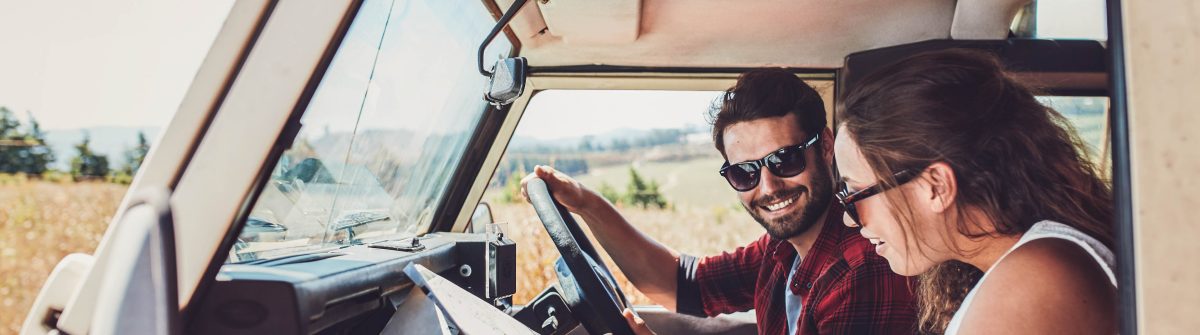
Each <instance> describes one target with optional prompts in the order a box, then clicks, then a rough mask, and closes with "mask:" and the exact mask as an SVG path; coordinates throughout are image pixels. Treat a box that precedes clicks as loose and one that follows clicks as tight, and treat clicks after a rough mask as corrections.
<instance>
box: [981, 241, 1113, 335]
mask: <svg viewBox="0 0 1200 335" xmlns="http://www.w3.org/2000/svg"><path fill="white" fill-rule="evenodd" d="M1116 303H1117V300H1116V288H1115V287H1113V286H1112V284H1111V283H1110V282H1109V279H1108V276H1107V275H1106V274H1105V272H1104V269H1103V268H1101V266H1100V265H1099V264H1097V263H1096V261H1095V260H1094V259H1093V258H1092V256H1091V255H1090V254H1088V253H1087V251H1085V250H1084V249H1083V248H1081V247H1079V246H1078V245H1077V244H1074V243H1072V242H1070V241H1066V240H1062V239H1039V240H1035V241H1032V242H1029V243H1027V244H1025V245H1024V246H1022V247H1020V248H1018V249H1017V250H1015V251H1013V252H1012V253H1011V254H1009V255H1008V257H1006V258H1005V259H1004V260H1003V261H1001V262H1000V263H999V264H998V265H996V267H995V268H994V269H992V272H991V273H990V274H988V279H987V281H986V282H984V283H983V285H981V286H980V287H979V291H978V292H976V293H975V299H974V302H973V303H972V305H971V309H970V313H968V314H967V315H964V319H963V325H962V329H961V330H962V333H964V334H982V333H1005V334H1012V333H1053V334H1111V333H1116V323H1115V319H1116V318H1115V316H1116V315H1115V314H1116V306H1117V305H1116Z"/></svg>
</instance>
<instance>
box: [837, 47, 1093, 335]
mask: <svg viewBox="0 0 1200 335" xmlns="http://www.w3.org/2000/svg"><path fill="white" fill-rule="evenodd" d="M862 82H863V84H862V85H860V86H858V87H854V88H851V92H849V93H848V94H847V97H846V100H845V105H844V108H842V109H841V114H840V115H839V123H840V124H841V125H843V126H845V129H846V130H848V131H849V132H850V134H849V135H850V136H852V137H853V138H854V140H855V141H856V142H857V143H858V145H859V149H860V150H861V152H862V154H863V156H865V158H866V161H867V163H868V164H869V165H870V166H871V169H872V170H873V171H874V173H875V175H876V176H877V177H878V178H879V180H880V181H881V182H883V183H892V184H894V183H895V180H894V179H893V178H892V177H891V176H892V174H893V173H894V172H896V171H901V170H904V169H917V170H919V169H922V168H924V167H926V166H927V165H928V164H930V163H932V162H944V163H946V164H948V165H949V166H950V167H951V169H952V170H953V173H954V178H955V179H956V180H957V184H958V185H959V187H958V193H957V196H956V199H955V204H956V206H957V207H958V209H959V212H962V209H963V208H964V207H966V206H971V207H973V208H977V209H979V210H980V211H982V212H983V213H984V215H986V216H987V217H988V218H989V219H991V220H992V221H993V222H994V227H993V228H994V231H992V232H986V230H982V229H983V228H984V227H981V226H980V225H979V223H977V222H968V221H970V220H966V219H963V218H961V217H960V218H958V222H957V223H956V225H957V227H956V228H957V231H958V232H959V233H962V234H963V235H966V236H968V237H971V238H980V237H983V236H988V235H1010V236H1011V235H1017V234H1021V233H1023V232H1025V231H1027V230H1029V228H1030V227H1031V226H1032V225H1033V224H1034V223H1037V222H1038V221H1041V220H1054V221H1058V222H1062V223H1064V224H1067V225H1070V226H1072V227H1074V228H1076V229H1079V230H1080V231H1083V232H1084V233H1087V234H1088V235H1091V236H1092V237H1095V238H1096V239H1098V240H1100V241H1102V242H1103V243H1105V244H1106V245H1108V246H1109V247H1110V248H1111V247H1112V244H1113V242H1112V240H1113V237H1112V234H1113V232H1112V231H1113V227H1112V218H1113V202H1112V191H1111V189H1110V188H1109V187H1108V185H1107V184H1106V183H1105V182H1104V181H1103V180H1101V178H1100V177H1099V175H1098V174H1097V172H1096V169H1095V167H1094V166H1093V164H1092V163H1091V162H1090V161H1089V160H1088V159H1087V157H1086V156H1085V154H1084V152H1083V151H1082V150H1084V149H1083V148H1084V146H1083V144H1082V141H1080V140H1079V138H1078V137H1077V136H1076V135H1075V132H1074V130H1073V129H1072V128H1071V126H1070V124H1069V123H1068V122H1066V119H1065V118H1063V116H1062V115H1060V114H1058V112H1055V111H1054V110H1053V109H1051V108H1049V107H1046V106H1044V105H1042V104H1041V103H1039V102H1038V100H1037V99H1036V98H1035V96H1034V94H1033V93H1032V91H1031V90H1030V89H1029V88H1027V87H1025V86H1023V85H1022V84H1020V83H1018V82H1017V81H1015V80H1014V79H1013V78H1012V77H1010V76H1009V75H1008V74H1006V73H1005V72H1004V70H1003V68H1002V66H1001V65H1000V63H999V61H998V60H997V59H996V58H995V57H994V56H992V55H990V54H985V53H981V52H976V51H965V50H945V51H935V52H928V53H923V54H919V55H916V56H913V57H910V58H907V59H904V60H901V61H899V62H897V63H895V64H892V65H890V66H887V67H885V68H883V69H880V70H879V71H877V72H875V73H873V74H871V75H870V76H868V77H867V78H865V79H864V80H863V81H862ZM896 193H901V192H891V193H889V195H888V196H889V197H890V198H897V199H893V201H892V203H893V204H901V203H905V202H904V201H903V199H902V197H903V195H902V194H901V195H896ZM892 212H893V214H894V215H896V216H897V218H899V219H901V220H902V221H904V220H906V219H907V221H906V222H909V223H911V222H913V220H912V219H911V210H909V209H905V208H893V209H892ZM901 212H905V213H909V215H902V213H901ZM980 231H985V233H977V232H980ZM917 240H918V241H920V240H921V239H920V238H917ZM952 248H955V249H958V248H957V246H952ZM955 251H956V252H960V253H965V252H967V251H965V250H961V249H958V250H955ZM981 275H982V272H981V271H979V270H978V269H975V268H973V267H971V266H970V265H967V264H964V263H961V262H957V261H952V262H946V263H942V264H938V265H936V266H934V267H933V268H931V269H930V270H929V271H926V272H925V273H923V274H921V276H920V278H919V281H918V282H919V283H920V284H919V286H918V288H917V295H918V301H919V305H920V306H919V308H920V318H921V322H920V323H921V330H922V331H927V332H939V333H940V332H943V331H944V330H945V327H946V325H947V323H948V322H949V319H950V318H951V317H952V316H953V314H954V312H955V311H956V310H957V309H958V307H959V305H961V303H962V299H963V298H964V297H965V296H966V294H967V292H969V291H970V289H971V287H973V286H974V284H975V283H976V282H977V281H978V280H979V277H980V276H981Z"/></svg>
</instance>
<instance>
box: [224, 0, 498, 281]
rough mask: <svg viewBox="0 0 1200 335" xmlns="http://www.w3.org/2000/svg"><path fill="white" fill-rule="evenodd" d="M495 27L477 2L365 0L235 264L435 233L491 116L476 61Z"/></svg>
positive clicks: (262, 198)
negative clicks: (454, 177)
mask: <svg viewBox="0 0 1200 335" xmlns="http://www.w3.org/2000/svg"><path fill="white" fill-rule="evenodd" d="M494 22H495V20H494V19H493V18H492V16H491V14H490V13H488V12H487V10H486V9H485V8H484V7H483V6H479V5H478V4H475V3H460V2H451V1H408V0H366V1H365V2H364V3H363V4H362V8H361V9H360V10H359V11H358V15H357V16H356V17H355V19H354V21H353V22H352V23H351V26H350V28H349V31H348V32H347V35H346V37H345V38H344V40H343V41H342V43H341V45H340V46H339V47H338V50H337V53H336V54H335V56H334V59H333V62H332V63H331V64H330V67H329V69H328V70H327V71H326V73H325V75H324V77H323V78H322V79H321V83H320V84H319V86H318V88H317V90H316V93H315V94H314V95H313V97H312V100H311V102H310V103H309V105H308V108H307V110H305V111H304V114H303V116H302V117H301V119H300V123H301V125H302V128H301V129H300V130H299V132H298V134H297V136H296V139H295V140H294V142H293V143H291V147H290V148H289V149H288V150H287V151H286V152H284V153H283V156H282V157H280V158H279V162H278V164H277V165H276V166H275V168H274V170H273V171H272V173H271V177H270V178H269V179H268V180H265V181H264V182H265V183H266V185H264V186H263V188H262V193H261V195H259V197H258V198H257V199H255V200H254V203H253V207H252V208H251V211H250V215H249V218H248V220H247V222H246V225H245V228H243V230H242V232H241V234H240V235H239V237H238V242H237V245H236V246H235V247H234V250H233V252H231V253H230V254H231V257H230V260H231V261H248V260H254V259H260V258H270V257H275V256H278V255H283V254H293V253H298V252H303V251H306V250H312V249H323V248H328V247H333V246H339V245H346V244H353V243H359V242H362V241H365V240H378V239H385V238H389V237H392V236H396V235H412V234H419V233H422V232H424V231H426V230H428V227H429V226H430V224H431V221H432V214H433V210H434V207H435V206H437V205H438V204H439V202H440V201H441V198H442V196H443V195H444V193H445V190H446V187H447V185H448V183H449V180H450V174H451V173H453V171H454V170H455V168H456V166H457V165H458V164H459V159H460V157H461V155H462V153H463V150H465V148H466V144H467V141H468V140H469V138H470V136H471V134H472V133H473V132H474V130H475V128H476V126H477V125H478V122H479V119H480V116H481V115H482V113H483V112H484V111H485V110H486V109H487V104H486V102H485V101H484V100H483V99H482V98H481V95H482V94H483V92H484V91H485V88H486V83H487V79H486V78H485V77H483V76H481V75H479V73H478V72H477V70H476V58H475V57H476V48H478V46H479V44H480V42H481V41H482V40H483V38H484V37H485V36H486V35H487V33H488V31H490V30H491V28H492V25H493V24H494ZM507 43H508V42H507V40H505V39H502V38H501V39H497V41H495V42H494V43H492V45H491V47H490V48H489V49H488V52H487V56H486V57H488V58H487V59H497V58H499V57H501V56H503V55H508V54H509V52H510V50H511V45H508V44H507Z"/></svg>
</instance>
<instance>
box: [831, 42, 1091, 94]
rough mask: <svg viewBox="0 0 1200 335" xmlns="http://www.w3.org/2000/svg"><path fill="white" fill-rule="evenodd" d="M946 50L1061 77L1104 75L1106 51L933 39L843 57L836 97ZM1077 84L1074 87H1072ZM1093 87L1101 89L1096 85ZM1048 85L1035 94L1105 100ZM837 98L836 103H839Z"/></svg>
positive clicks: (1081, 89)
mask: <svg viewBox="0 0 1200 335" xmlns="http://www.w3.org/2000/svg"><path fill="white" fill-rule="evenodd" d="M950 48H960V49H972V50H980V51H986V52H990V53H993V54H996V55H997V56H998V57H999V58H1000V60H1001V61H1002V62H1004V66H1005V67H1006V68H1007V69H1008V70H1009V71H1011V72H1014V73H1018V74H1022V73H1038V74H1046V75H1049V76H1061V75H1067V74H1073V73H1093V74H1105V73H1106V71H1108V67H1107V66H1106V64H1105V62H1104V58H1105V55H1106V54H1107V52H1108V50H1106V49H1105V47H1104V45H1103V44H1101V43H1100V42H1097V41H1090V40H1048V39H1023V38H1013V39H1006V40H947V39H936V40H926V41H921V42H915V43H908V44H901V45H895V46H890V47H884V48H878V49H872V50H865V51H859V52H855V53H851V54H849V55H847V56H846V61H845V65H844V66H843V67H842V68H841V69H840V70H839V71H838V74H839V75H838V83H837V85H838V86H841V87H842V88H843V89H841V90H839V93H840V94H848V93H849V88H851V87H854V86H855V84H857V82H858V81H859V80H862V79H863V78H865V77H866V76H867V75H869V74H871V73H872V72H874V71H875V70H877V69H880V68H882V67H884V66H887V65H890V64H892V63H894V62H896V61H898V60H900V59H903V58H905V57H908V56H911V55H914V54H917V53H921V52H925V51H933V50H942V49H950ZM1076 84H1077V83H1076ZM1095 84H1096V86H1102V85H1100V83H1099V82H1097V83H1095ZM1071 85H1072V84H1048V87H1039V88H1038V89H1039V91H1040V92H1039V93H1040V94H1044V95H1059V96H1107V95H1108V92H1106V91H1107V88H1102V87H1091V86H1089V85H1082V86H1080V85H1077V86H1071ZM841 98H842V97H841V96H840V95H839V96H838V99H837V100H839V101H840V100H841Z"/></svg>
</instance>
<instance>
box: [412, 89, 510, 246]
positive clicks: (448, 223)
mask: <svg viewBox="0 0 1200 335" xmlns="http://www.w3.org/2000/svg"><path fill="white" fill-rule="evenodd" d="M511 109H512V104H508V105H503V106H502V107H499V108H497V107H495V106H493V105H488V107H486V109H484V111H483V115H482V116H480V117H479V123H477V124H476V125H475V133H474V134H472V135H471V140H470V141H468V142H467V148H466V149H465V150H463V153H462V156H460V157H459V159H460V161H459V164H458V167H457V168H455V170H454V174H453V175H452V177H450V184H449V185H447V186H446V187H447V189H446V195H445V196H443V197H442V200H441V201H440V202H439V203H438V205H437V210H436V211H434V212H433V213H434V214H433V224H432V225H431V226H430V228H429V232H438V231H450V230H451V229H453V228H454V222H455V221H458V214H459V212H460V211H461V210H462V209H463V208H465V207H466V206H467V204H466V200H467V196H468V195H469V194H470V193H471V188H472V187H473V186H474V185H475V178H476V176H478V175H479V172H480V171H481V170H482V169H483V162H484V161H486V160H487V155H488V152H489V151H491V149H492V142H493V141H495V139H496V136H497V135H498V134H500V128H503V126H504V120H505V119H507V118H508V112H509V110H511ZM455 204H459V205H455Z"/></svg>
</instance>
